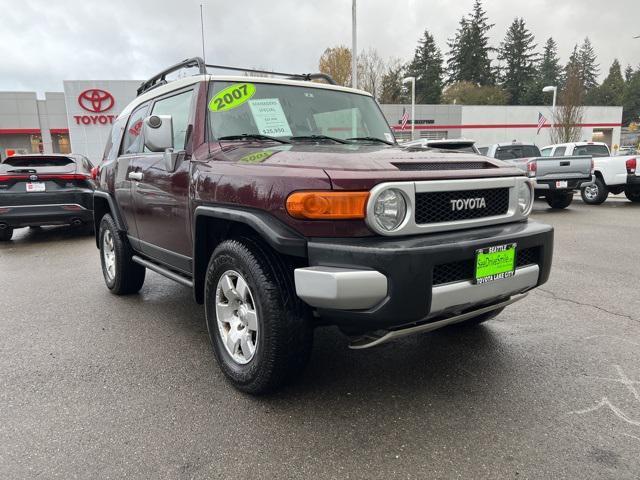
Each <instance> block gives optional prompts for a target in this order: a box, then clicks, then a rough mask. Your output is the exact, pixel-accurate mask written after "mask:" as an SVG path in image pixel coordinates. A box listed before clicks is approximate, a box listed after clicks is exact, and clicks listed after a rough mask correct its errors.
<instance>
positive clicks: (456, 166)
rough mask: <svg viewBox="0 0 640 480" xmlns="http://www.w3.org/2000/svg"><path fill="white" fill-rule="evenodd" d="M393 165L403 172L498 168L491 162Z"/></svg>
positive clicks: (407, 163)
mask: <svg viewBox="0 0 640 480" xmlns="http://www.w3.org/2000/svg"><path fill="white" fill-rule="evenodd" d="M391 165H393V166H394V167H396V168H397V169H398V170H402V171H424V170H431V171H437V170H480V169H484V168H497V167H496V166H495V165H493V164H491V163H489V162H484V161H475V162H455V161H445V162H402V163H392V164H391Z"/></svg>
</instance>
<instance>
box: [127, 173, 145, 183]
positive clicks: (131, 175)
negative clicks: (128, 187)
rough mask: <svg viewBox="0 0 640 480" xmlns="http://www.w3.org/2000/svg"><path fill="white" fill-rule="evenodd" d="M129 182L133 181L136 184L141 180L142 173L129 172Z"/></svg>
mask: <svg viewBox="0 0 640 480" xmlns="http://www.w3.org/2000/svg"><path fill="white" fill-rule="evenodd" d="M128 177H129V180H135V181H136V182H139V181H140V180H142V172H129V175H128Z"/></svg>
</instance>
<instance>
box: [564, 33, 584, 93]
mask: <svg viewBox="0 0 640 480" xmlns="http://www.w3.org/2000/svg"><path fill="white" fill-rule="evenodd" d="M569 72H580V52H579V51H578V44H576V45H574V47H573V51H572V52H571V55H569V61H567V64H566V65H565V66H564V71H563V72H562V81H561V84H562V86H563V87H564V85H565V84H566V82H567V77H568V76H569ZM576 74H577V75H578V76H580V75H579V73H576Z"/></svg>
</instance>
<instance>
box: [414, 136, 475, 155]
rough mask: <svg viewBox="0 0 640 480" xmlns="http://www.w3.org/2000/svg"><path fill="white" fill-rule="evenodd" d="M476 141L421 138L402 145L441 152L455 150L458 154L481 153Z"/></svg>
mask: <svg viewBox="0 0 640 480" xmlns="http://www.w3.org/2000/svg"><path fill="white" fill-rule="evenodd" d="M475 143H476V142H475V140H469V139H466V138H446V139H440V140H429V139H427V138H419V139H418V140H411V141H408V142H404V143H402V146H403V147H404V148H438V149H440V150H453V151H456V152H468V153H480V152H479V151H478V149H477V148H476V146H475Z"/></svg>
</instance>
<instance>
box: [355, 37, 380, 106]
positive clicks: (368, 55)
mask: <svg viewBox="0 0 640 480" xmlns="http://www.w3.org/2000/svg"><path fill="white" fill-rule="evenodd" d="M385 70H386V65H385V61H384V60H383V59H382V57H381V56H380V55H379V54H378V52H377V50H376V49H374V48H369V49H367V50H363V51H362V52H361V53H360V54H359V55H358V87H359V88H361V89H362V90H366V91H367V92H369V93H370V94H371V95H373V96H374V97H375V98H379V97H380V94H381V93H382V92H381V90H382V77H383V76H384V73H385Z"/></svg>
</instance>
